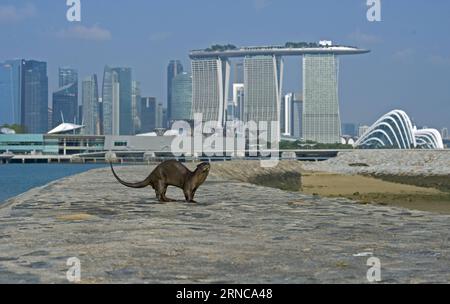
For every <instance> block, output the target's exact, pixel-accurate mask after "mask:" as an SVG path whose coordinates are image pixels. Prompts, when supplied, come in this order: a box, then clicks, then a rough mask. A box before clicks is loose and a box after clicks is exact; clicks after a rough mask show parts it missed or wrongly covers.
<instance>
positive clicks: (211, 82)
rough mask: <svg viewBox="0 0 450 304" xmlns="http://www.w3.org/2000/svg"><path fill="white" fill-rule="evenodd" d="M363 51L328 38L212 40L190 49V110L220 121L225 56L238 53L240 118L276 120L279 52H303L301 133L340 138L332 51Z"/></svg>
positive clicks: (226, 82) (226, 79)
mask: <svg viewBox="0 0 450 304" xmlns="http://www.w3.org/2000/svg"><path fill="white" fill-rule="evenodd" d="M368 52H369V50H364V49H358V48H355V47H348V46H339V45H333V44H332V42H331V41H320V42H319V43H305V42H301V43H286V45H284V46H261V47H241V48H238V47H235V46H233V45H225V46H220V45H216V46H213V47H211V48H209V49H204V50H194V51H191V52H190V54H189V57H190V58H191V64H192V113H202V114H203V121H217V122H218V124H219V126H218V127H223V126H224V125H225V123H226V108H227V103H228V100H229V91H230V60H231V58H241V59H242V58H243V70H244V76H243V80H244V81H243V82H244V88H243V90H244V102H243V107H242V108H243V111H242V112H243V115H242V116H243V117H241V120H242V121H244V122H248V121H254V122H256V123H259V122H260V121H266V122H274V121H276V122H279V121H280V107H281V98H282V87H283V57H284V56H303V115H302V119H301V120H302V130H303V131H302V137H303V139H304V140H312V141H316V142H321V143H337V142H340V138H341V121H340V117H339V100H338V75H339V61H338V56H339V55H356V54H364V53H368ZM278 126H279V123H278Z"/></svg>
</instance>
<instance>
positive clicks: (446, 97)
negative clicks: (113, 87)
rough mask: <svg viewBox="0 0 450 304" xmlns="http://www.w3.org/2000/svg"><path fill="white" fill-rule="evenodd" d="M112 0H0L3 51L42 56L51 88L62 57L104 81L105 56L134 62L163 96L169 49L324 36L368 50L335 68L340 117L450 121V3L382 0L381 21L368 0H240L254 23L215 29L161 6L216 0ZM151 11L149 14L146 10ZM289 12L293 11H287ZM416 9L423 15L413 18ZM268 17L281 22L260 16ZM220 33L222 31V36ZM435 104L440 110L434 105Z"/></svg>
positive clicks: (297, 86)
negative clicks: (76, 10)
mask: <svg viewBox="0 0 450 304" xmlns="http://www.w3.org/2000/svg"><path fill="white" fill-rule="evenodd" d="M117 2H118V3H117V4H116V3H113V4H110V3H109V2H105V1H98V2H95V3H92V2H86V1H84V2H83V15H82V16H83V18H82V22H81V23H69V22H67V20H66V19H65V11H66V6H65V3H59V4H57V5H53V2H50V1H41V2H39V3H35V4H31V3H30V2H29V1H21V0H18V1H8V0H6V1H4V2H3V3H2V5H0V10H2V9H4V8H5V7H13V8H15V12H16V15H17V16H18V18H10V19H7V18H5V17H2V18H3V19H1V20H0V22H1V23H2V27H1V28H0V34H4V35H3V36H4V37H5V44H4V46H3V47H2V49H1V50H0V61H5V60H8V59H11V58H27V59H28V58H29V59H35V60H40V61H46V62H47V63H48V75H49V84H50V85H49V92H54V91H55V90H56V89H57V85H58V82H57V80H56V79H57V69H58V67H59V66H71V67H74V68H76V69H78V70H79V75H80V78H83V77H86V76H88V75H91V74H93V73H96V74H98V75H100V77H99V83H102V79H101V78H102V76H101V75H102V69H103V66H104V65H105V64H109V65H112V66H130V67H132V68H133V71H134V72H135V76H136V77H135V79H136V80H139V81H140V82H141V84H142V88H141V90H142V95H143V96H155V97H156V98H157V100H158V101H160V102H163V103H164V104H165V103H166V94H167V93H166V90H167V86H166V84H165V83H166V75H164V74H165V73H164V70H165V69H166V66H167V63H168V62H169V60H171V59H179V60H180V61H181V63H182V64H183V65H185V66H188V62H189V61H188V52H189V51H190V50H192V49H198V48H201V47H208V46H210V45H212V44H214V43H233V44H236V45H258V44H260V45H263V44H276V43H279V44H281V43H283V42H284V41H289V40H291V41H292V40H293V41H318V40H319V39H330V40H333V41H338V42H340V43H342V44H349V45H359V46H361V47H364V48H370V49H371V50H372V53H371V54H370V55H369V56H362V57H360V58H357V59H351V60H349V59H344V60H345V62H343V66H344V67H345V68H343V69H342V71H341V74H340V79H341V81H342V87H341V91H340V101H341V116H342V119H341V121H342V122H353V123H366V124H368V123H370V122H373V121H375V120H376V119H377V117H379V116H380V115H382V114H383V113H385V112H386V111H387V110H389V109H392V108H404V109H405V110H407V111H408V113H410V115H411V118H412V119H413V120H414V121H416V123H417V124H421V125H425V124H426V125H429V126H430V127H437V128H439V129H442V128H443V127H448V126H449V125H450V121H449V118H448V117H449V116H448V113H449V112H450V102H449V101H450V90H449V88H448V86H447V85H446V84H447V83H449V81H450V76H449V74H450V73H448V70H449V69H450V59H449V58H448V54H446V53H445V50H446V49H448V45H449V42H448V41H446V39H441V38H440V37H446V34H448V29H449V28H450V26H449V25H448V23H449V21H448V19H447V18H444V17H445V16H447V15H448V12H449V11H450V5H449V4H448V3H438V4H435V5H433V6H429V5H428V6H427V5H426V4H422V3H416V2H413V3H408V5H401V4H400V3H389V2H386V3H384V2H383V22H379V23H377V22H375V23H370V22H368V21H367V20H366V18H365V15H366V10H367V7H366V5H365V1H360V2H358V1H355V3H352V4H350V3H345V4H340V3H339V4H337V3H333V2H332V1H316V2H317V3H312V2H308V3H303V4H300V3H297V2H296V1H285V2H283V3H275V2H273V1H272V2H270V1H269V2H268V4H267V6H263V7H258V5H256V4H255V3H256V2H254V1H243V2H242V3H240V4H239V10H236V5H237V4H229V5H227V6H224V7H223V14H225V15H227V14H230V12H233V13H237V14H239V16H241V17H243V16H246V17H248V18H250V19H251V20H252V21H253V22H254V26H252V27H251V28H245V29H242V22H243V21H239V20H240V18H236V22H234V23H233V24H231V25H230V24H229V25H227V26H225V25H222V24H220V23H215V24H214V26H213V28H214V31H213V30H211V29H206V28H205V27H204V26H202V25H204V23H205V22H214V19H213V18H212V17H210V16H207V17H205V19H201V18H197V19H198V20H197V19H196V18H189V19H190V20H191V19H192V21H191V22H189V23H188V22H184V26H183V27H180V22H174V23H173V24H165V23H164V22H163V23H161V21H162V19H161V18H162V16H163V15H164V14H163V12H165V11H167V10H169V7H171V6H173V5H176V6H177V7H179V8H180V9H181V10H183V12H184V13H185V14H187V15H189V16H192V17H196V16H200V15H202V16H203V15H205V14H204V13H205V12H208V11H210V10H213V6H214V5H213V4H212V3H211V4H208V3H207V2H205V1H199V3H196V4H187V3H183V2H181V1H172V2H171V3H170V4H164V3H156V4H148V3H137V4H136V5H134V6H132V7H124V6H123V5H121V4H120V1H117ZM106 3H108V4H106ZM28 6H31V7H33V8H34V10H33V12H34V13H33V14H30V16H26V17H23V18H19V17H20V12H21V10H22V9H23V8H24V7H28ZM119 8H120V10H119ZM288 8H290V9H288ZM147 13H148V14H149V16H150V17H154V18H147V19H146V18H142V16H143V14H147ZM122 14H123V15H129V14H135V15H136V16H137V17H138V16H141V18H133V20H132V22H131V24H130V25H127V26H126V27H125V28H123V29H121V28H120V27H118V26H116V25H115V23H114V20H120V18H122V17H121V16H122ZM323 14H324V15H325V16H326V17H327V18H328V19H329V20H330V22H334V21H336V22H334V23H335V24H337V26H336V27H333V28H330V27H327V26H326V24H322V22H320V20H321V17H320V16H322V15H323ZM158 15H161V16H158ZM206 15H207V14H206ZM281 15H283V16H284V15H286V18H284V17H283V18H279V17H280V16H281ZM294 15H295V16H296V18H288V16H294ZM2 16H4V15H2ZM297 17H298V18H297ZM420 17H423V19H425V20H426V21H427V22H423V23H422V22H420V23H419V22H417V21H416V20H421V18H420ZM267 18H270V19H273V20H275V19H277V20H278V21H279V22H277V23H270V22H269V23H268V24H265V23H267V22H265V21H266V20H267ZM142 20H146V21H148V25H151V26H153V28H154V30H150V31H149V30H146V29H144V27H142V26H140V25H144V24H146V23H143V21H142ZM243 20H245V19H243ZM161 24H165V25H164V26H162V25H161ZM132 27H133V29H135V30H136V31H135V35H129V32H130V29H131V28H132ZM236 27H237V28H239V29H241V30H240V31H239V33H240V35H239V37H237V36H236V35H234V34H233V29H235V28H236ZM145 28H148V26H146V27H145ZM165 30H167V31H166V32H165ZM213 32H214V33H213ZM234 32H235V31H234ZM82 33H85V35H84V36H83V35H82ZM31 34H32V36H30V35H31ZM18 37H26V38H27V39H18ZM217 37H221V38H220V39H219V40H218V39H217ZM130 43H132V44H133V45H136V44H140V47H139V48H133V52H128V51H127V52H124V51H123V50H124V46H123V45H126V44H130ZM118 44H121V45H122V46H119V45H118ZM31 45H33V47H30V46H31ZM34 46H35V47H34ZM112 50H116V51H112ZM364 57H366V58H364ZM99 58H101V60H99ZM287 60H289V61H291V62H290V63H289V64H286V66H291V67H292V68H290V69H289V68H286V77H285V81H284V83H285V85H284V87H285V90H283V93H286V92H301V91H302V87H301V75H300V73H299V72H298V70H299V68H297V67H295V65H300V64H301V63H299V62H298V61H297V60H296V59H287ZM430 75H432V76H433V77H429V76H430ZM437 108H438V109H440V111H435V109H437Z"/></svg>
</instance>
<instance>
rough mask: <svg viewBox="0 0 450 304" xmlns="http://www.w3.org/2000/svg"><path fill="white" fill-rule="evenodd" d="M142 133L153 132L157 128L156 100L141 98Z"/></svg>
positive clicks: (153, 98)
mask: <svg viewBox="0 0 450 304" xmlns="http://www.w3.org/2000/svg"><path fill="white" fill-rule="evenodd" d="M140 120H141V129H140V133H148V132H152V131H153V130H154V129H155V128H156V98H155V97H142V98H141V113H140Z"/></svg>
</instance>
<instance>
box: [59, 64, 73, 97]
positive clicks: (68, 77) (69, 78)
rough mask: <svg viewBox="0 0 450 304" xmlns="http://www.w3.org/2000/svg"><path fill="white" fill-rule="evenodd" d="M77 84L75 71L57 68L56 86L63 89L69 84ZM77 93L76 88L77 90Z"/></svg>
mask: <svg viewBox="0 0 450 304" xmlns="http://www.w3.org/2000/svg"><path fill="white" fill-rule="evenodd" d="M74 82H76V83H78V72H77V70H75V69H72V68H67V67H63V68H61V67H60V68H59V69H58V84H59V87H60V88H61V87H64V86H66V85H68V84H71V83H74ZM77 93H78V88H77Z"/></svg>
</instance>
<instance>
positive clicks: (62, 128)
mask: <svg viewBox="0 0 450 304" xmlns="http://www.w3.org/2000/svg"><path fill="white" fill-rule="evenodd" d="M83 128H84V126H80V125H76V124H72V123H67V122H63V123H62V124H60V125H59V126H57V127H56V128H54V129H53V130H50V131H49V132H48V133H47V134H61V133H68V132H75V131H77V130H80V129H83Z"/></svg>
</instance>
